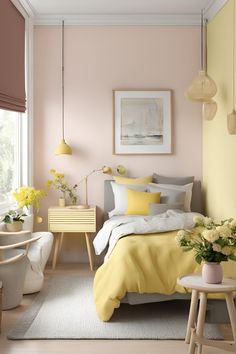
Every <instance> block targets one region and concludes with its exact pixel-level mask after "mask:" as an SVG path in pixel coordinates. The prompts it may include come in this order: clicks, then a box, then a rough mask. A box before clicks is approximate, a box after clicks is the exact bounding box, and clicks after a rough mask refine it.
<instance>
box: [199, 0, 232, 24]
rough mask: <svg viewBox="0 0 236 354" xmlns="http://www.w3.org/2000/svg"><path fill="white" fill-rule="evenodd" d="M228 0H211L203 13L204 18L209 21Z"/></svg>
mask: <svg viewBox="0 0 236 354" xmlns="http://www.w3.org/2000/svg"><path fill="white" fill-rule="evenodd" d="M227 1H228V0H213V1H211V3H210V5H209V6H208V7H207V8H206V9H205V11H204V17H205V18H207V20H208V21H211V20H212V19H213V18H214V17H215V16H216V14H217V13H218V12H219V11H220V10H221V9H222V8H223V7H224V6H225V4H226V3H227Z"/></svg>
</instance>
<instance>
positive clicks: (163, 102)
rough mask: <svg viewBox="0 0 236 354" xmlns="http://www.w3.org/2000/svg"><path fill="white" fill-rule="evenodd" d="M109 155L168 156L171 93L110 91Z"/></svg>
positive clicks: (162, 91)
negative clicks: (111, 139)
mask: <svg viewBox="0 0 236 354" xmlns="http://www.w3.org/2000/svg"><path fill="white" fill-rule="evenodd" d="M113 100H114V146H113V153H114V154H115V155H121V154H170V153H171V152H172V151H171V134H172V133H171V90H160V91H159V90H140V91H139V90H122V91H120V90H114V91H113Z"/></svg>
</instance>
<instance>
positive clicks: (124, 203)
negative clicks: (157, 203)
mask: <svg viewBox="0 0 236 354" xmlns="http://www.w3.org/2000/svg"><path fill="white" fill-rule="evenodd" d="M111 187H112V191H113V194H114V204H115V208H114V209H113V210H111V211H110V212H109V213H108V215H109V218H111V217H112V216H115V215H124V214H125V211H126V210H127V208H128V193H127V190H128V189H134V190H136V191H140V192H146V190H147V186H146V185H142V184H136V185H129V184H118V183H116V182H111Z"/></svg>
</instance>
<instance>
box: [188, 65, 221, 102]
mask: <svg viewBox="0 0 236 354" xmlns="http://www.w3.org/2000/svg"><path fill="white" fill-rule="evenodd" d="M216 92H217V87H216V84H215V82H214V81H213V80H212V79H211V78H210V76H209V75H207V73H206V71H205V70H200V71H199V73H198V76H197V77H196V78H195V79H194V80H193V81H192V83H191V84H190V86H189V88H188V89H187V91H186V93H185V95H186V97H187V98H188V99H189V100H191V101H194V102H207V101H210V99H211V98H212V97H213V96H215V94H216Z"/></svg>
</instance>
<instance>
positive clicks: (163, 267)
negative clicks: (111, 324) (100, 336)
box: [94, 231, 236, 321]
mask: <svg viewBox="0 0 236 354" xmlns="http://www.w3.org/2000/svg"><path fill="white" fill-rule="evenodd" d="M176 233H177V231H171V232H165V233H159V234H149V235H130V236H126V237H123V238H121V239H120V240H119V241H118V243H117V245H116V247H115V249H114V250H113V252H112V254H111V256H110V258H109V259H108V260H107V261H106V262H105V263H104V264H103V265H102V266H101V267H100V268H99V269H98V270H97V272H96V275H95V279H94V301H95V305H96V310H97V314H98V316H99V318H100V319H101V320H102V321H108V320H109V319H110V318H111V316H112V314H113V312H114V310H115V309H116V308H118V307H119V306H120V301H121V299H122V298H123V297H124V296H125V294H126V293H127V292H136V293H140V294H142V293H160V294H168V295H170V294H173V293H175V292H179V293H185V292H186V290H185V289H184V288H183V287H181V286H180V285H177V284H176V279H177V278H178V277H181V276H183V275H186V274H189V273H194V272H200V271H201V267H200V266H199V265H198V264H197V263H196V262H195V260H194V253H193V252H192V251H190V252H183V250H182V249H181V248H180V247H178V246H177V244H176V241H175V236H176ZM222 264H223V263H222ZM223 268H224V276H227V277H236V262H232V261H230V262H224V264H223ZM214 297H216V296H214Z"/></svg>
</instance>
